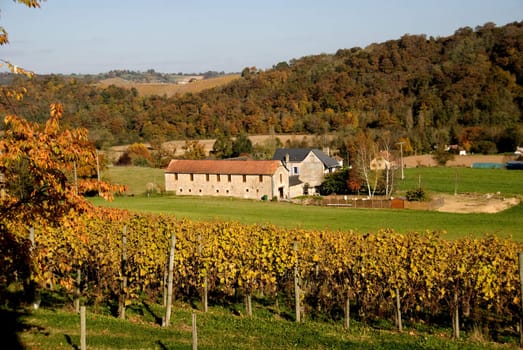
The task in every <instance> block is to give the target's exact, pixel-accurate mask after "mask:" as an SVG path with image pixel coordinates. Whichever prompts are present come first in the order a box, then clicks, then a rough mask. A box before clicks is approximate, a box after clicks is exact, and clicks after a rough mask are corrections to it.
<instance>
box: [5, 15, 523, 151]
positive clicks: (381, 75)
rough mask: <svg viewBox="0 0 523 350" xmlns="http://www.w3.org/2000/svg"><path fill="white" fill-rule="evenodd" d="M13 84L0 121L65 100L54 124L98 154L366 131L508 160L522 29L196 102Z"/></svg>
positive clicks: (384, 54) (79, 85) (385, 53)
mask: <svg viewBox="0 0 523 350" xmlns="http://www.w3.org/2000/svg"><path fill="white" fill-rule="evenodd" d="M11 84H12V85H14V86H16V87H18V88H22V87H25V88H26V89H27V90H28V93H27V95H26V97H25V98H24V100H23V101H13V100H10V99H9V98H6V97H5V96H4V97H2V99H1V102H2V103H1V105H0V109H2V113H3V114H5V113H10V112H13V111H15V112H16V113H17V114H19V115H22V116H25V117H26V118H28V119H30V120H37V121H43V120H45V119H46V118H47V113H48V112H47V111H48V106H49V103H50V102H60V103H63V105H64V110H65V113H64V121H63V122H64V123H65V124H66V125H70V126H74V127H79V126H82V127H86V128H88V129H89V135H90V139H91V140H93V141H94V142H95V143H96V145H97V147H99V148H103V147H107V146H110V145H115V144H126V143H131V142H137V141H141V142H161V141H166V140H173V139H185V138H190V139H194V138H196V139H198V138H214V137H216V136H218V135H229V136H236V135H239V134H240V133H248V134H251V135H252V134H266V133H271V132H275V133H307V134H315V135H324V134H327V133H330V134H333V133H334V134H335V135H336V137H334V138H329V139H330V140H332V141H330V142H332V144H331V145H330V146H331V147H333V148H338V149H340V148H341V149H343V148H344V147H347V145H350V144H351V143H352V144H354V143H355V142H356V135H357V133H358V132H359V131H364V132H365V133H366V134H367V135H368V136H370V137H371V138H374V139H380V138H381V137H382V135H385V134H387V135H389V137H390V139H391V140H392V141H393V142H395V141H397V140H398V139H399V138H402V140H403V141H406V142H407V144H406V148H405V150H406V151H407V152H408V151H410V150H413V151H416V152H420V153H421V152H428V151H431V150H433V149H434V148H435V147H436V146H437V145H442V144H456V145H459V147H461V148H464V149H467V150H469V151H473V152H480V153H494V152H512V151H514V149H515V146H516V145H518V144H521V143H523V126H522V125H523V123H522V122H523V113H522V111H523V86H522V84H523V22H515V23H511V24H507V25H505V26H502V27H497V26H496V25H494V24H492V23H487V24H485V25H483V26H480V27H477V28H475V29H472V28H468V27H466V28H461V29H458V30H457V31H456V32H455V33H454V35H452V36H449V37H439V38H433V37H426V36H425V35H404V36H403V37H401V38H399V39H397V40H390V41H387V42H384V43H379V44H372V45H369V46H368V47H366V48H358V47H355V48H351V49H343V50H339V51H338V52H336V53H335V54H320V55H313V56H307V57H303V58H300V59H292V60H290V61H289V62H281V63H277V64H275V65H274V66H273V68H272V69H269V70H266V71H261V70H258V69H256V68H255V67H252V68H245V69H244V70H243V72H242V75H241V78H240V79H237V80H234V81H232V82H230V83H228V84H226V85H223V86H220V87H216V88H212V89H209V90H205V91H202V92H200V93H197V94H192V93H188V94H183V95H175V96H172V97H166V96H140V95H139V93H138V91H137V90H136V89H133V88H131V89H124V88H120V87H116V86H108V87H104V88H102V87H99V86H96V85H94V84H92V82H91V81H87V80H85V79H82V78H81V77H79V76H76V77H75V76H57V75H50V76H36V77H35V78H33V79H32V80H25V79H22V78H18V77H15V78H13V80H12V83H11ZM325 139H326V138H325ZM407 146H408V147H407Z"/></svg>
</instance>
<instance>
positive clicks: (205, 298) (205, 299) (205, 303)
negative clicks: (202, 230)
mask: <svg viewBox="0 0 523 350" xmlns="http://www.w3.org/2000/svg"><path fill="white" fill-rule="evenodd" d="M198 256H199V258H200V259H201V257H202V235H201V234H198ZM208 288H209V287H208V285H207V271H205V275H204V276H203V291H202V305H203V311H204V312H207V311H208V310H209V301H208V293H209V291H208Z"/></svg>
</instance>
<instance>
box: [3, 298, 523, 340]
mask: <svg viewBox="0 0 523 350" xmlns="http://www.w3.org/2000/svg"><path fill="white" fill-rule="evenodd" d="M253 306H254V307H255V308H254V316H253V317H252V318H249V317H246V316H244V315H243V309H242V307H241V306H237V307H236V310H237V311H236V312H234V313H233V312H232V310H231V309H230V308H229V309H226V308H223V307H220V306H212V307H210V308H209V312H207V313H203V312H200V311H197V310H194V309H192V308H191V307H189V306H187V304H177V305H175V307H174V312H173V317H172V319H171V322H172V323H171V326H170V327H168V328H162V327H160V326H159V325H158V323H157V322H156V320H157V318H158V314H159V313H160V312H161V309H162V308H161V307H159V306H157V305H148V306H147V307H135V308H134V310H132V309H129V311H128V313H127V314H128V318H127V320H119V319H116V318H114V317H113V316H109V315H104V314H100V313H93V312H91V310H90V309H89V308H88V309H87V317H86V319H87V320H86V324H87V337H86V343H87V348H88V349H190V348H191V346H192V327H191V321H192V314H193V313H194V312H195V313H196V315H197V333H198V348H199V349H216V350H220V349H227V350H228V349H362V350H367V349H368V350H370V349H387V350H391V349H392V350H393V349H434V350H435V349H477V350H480V349H493V348H494V349H515V348H517V347H516V341H517V340H516V339H515V338H514V337H513V336H512V337H511V338H510V337H509V338H505V339H504V341H508V342H509V343H508V344H505V345H501V344H496V343H492V342H487V341H485V340H483V339H481V337H478V336H477V334H474V333H473V332H463V333H462V339H461V340H459V341H454V340H451V339H450V331H449V330H448V329H439V328H438V329H436V328H430V327H427V326H424V327H423V328H420V327H419V326H416V327H417V328H414V327H415V326H414V325H410V324H408V323H406V324H405V326H404V327H405V328H404V330H405V332H404V333H401V334H400V333H397V332H396V331H395V330H394V326H393V322H389V321H382V322H381V323H380V325H375V326H374V327H370V326H368V325H364V324H361V323H359V322H356V321H353V322H352V323H351V329H350V330H345V329H343V327H342V323H341V320H340V321H338V322H330V323H329V322H316V321H313V320H306V321H305V322H303V323H300V324H297V323H295V322H293V320H292V319H288V315H286V314H285V313H282V312H280V311H278V310H276V309H274V307H267V306H261V305H260V304H254V305H253ZM11 316H12V317H14V315H11ZM16 317H18V322H19V325H20V327H23V328H24V329H26V331H25V332H24V333H22V334H21V336H20V337H19V339H18V342H19V343H22V344H23V345H24V346H25V347H27V348H28V349H57V350H59V349H72V348H73V349H78V348H79V346H80V320H79V316H78V315H77V314H75V313H73V312H72V311H71V310H67V309H52V308H41V309H39V310H36V311H32V312H31V313H29V314H25V315H23V316H20V315H16ZM410 327H413V328H410ZM7 344H8V345H12V344H9V343H7ZM4 345H5V343H4Z"/></svg>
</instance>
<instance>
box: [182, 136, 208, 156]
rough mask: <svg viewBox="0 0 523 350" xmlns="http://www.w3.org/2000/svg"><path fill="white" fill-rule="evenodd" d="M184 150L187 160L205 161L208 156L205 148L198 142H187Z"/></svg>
mask: <svg viewBox="0 0 523 350" xmlns="http://www.w3.org/2000/svg"><path fill="white" fill-rule="evenodd" d="M182 148H183V150H184V151H185V152H184V154H183V158H185V159H204V158H205V156H206V152H205V147H204V146H203V145H202V144H201V143H200V142H198V140H191V141H190V140H186V141H185V145H183V146H182Z"/></svg>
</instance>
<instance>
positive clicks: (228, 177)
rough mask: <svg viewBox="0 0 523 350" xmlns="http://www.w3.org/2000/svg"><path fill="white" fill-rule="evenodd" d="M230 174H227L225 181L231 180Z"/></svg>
mask: <svg viewBox="0 0 523 350" xmlns="http://www.w3.org/2000/svg"><path fill="white" fill-rule="evenodd" d="M231 179H232V176H231V174H229V175H227V181H229V182H231Z"/></svg>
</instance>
